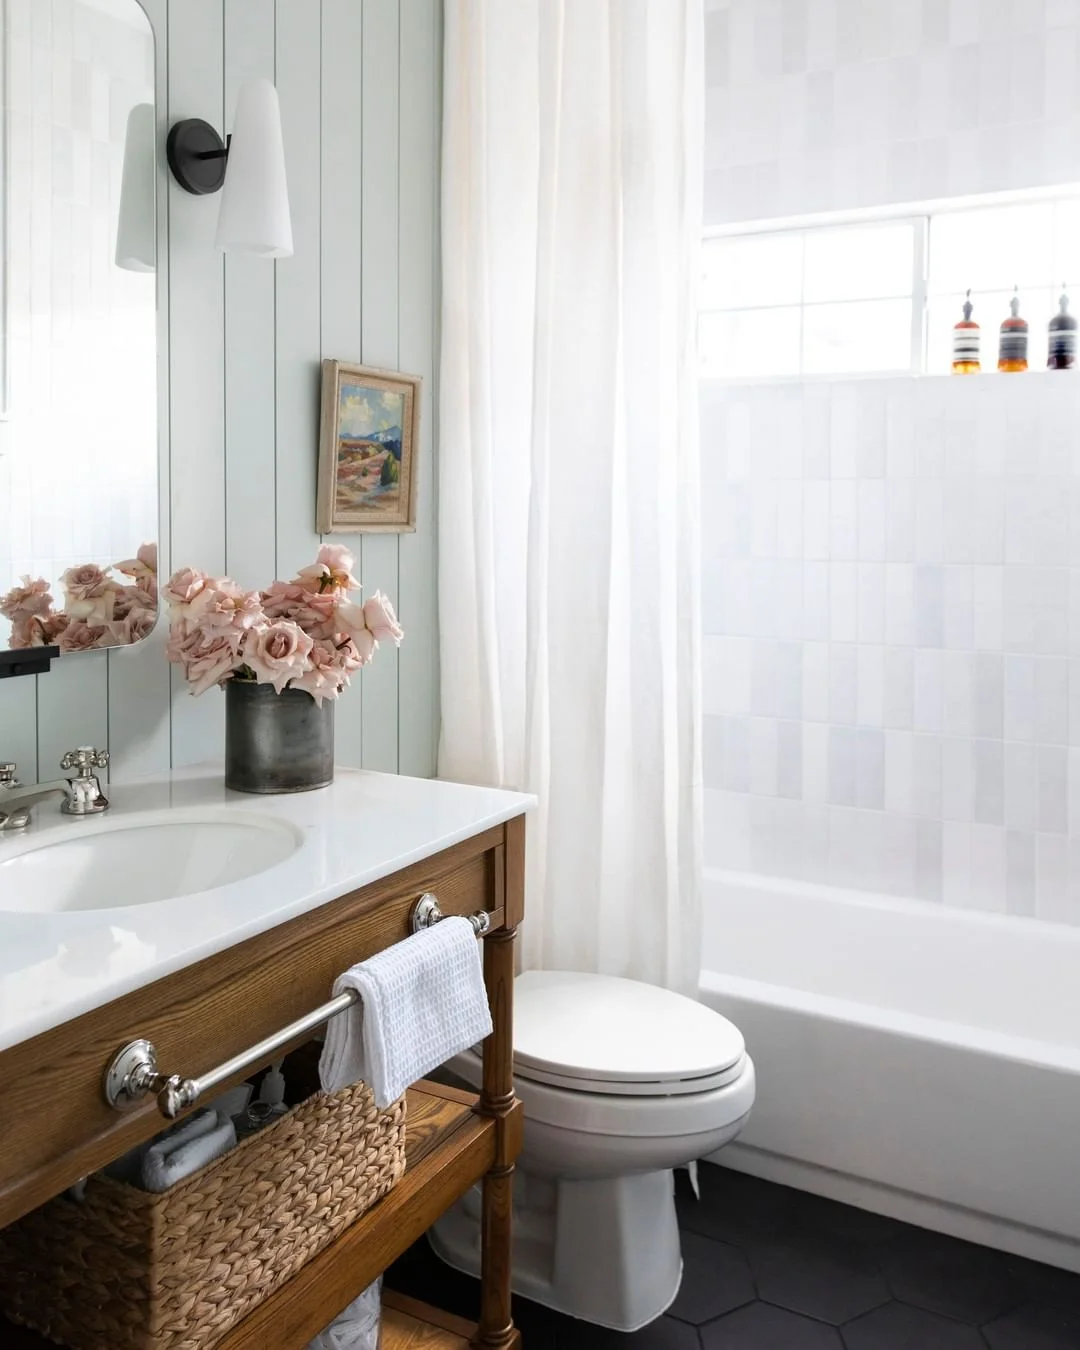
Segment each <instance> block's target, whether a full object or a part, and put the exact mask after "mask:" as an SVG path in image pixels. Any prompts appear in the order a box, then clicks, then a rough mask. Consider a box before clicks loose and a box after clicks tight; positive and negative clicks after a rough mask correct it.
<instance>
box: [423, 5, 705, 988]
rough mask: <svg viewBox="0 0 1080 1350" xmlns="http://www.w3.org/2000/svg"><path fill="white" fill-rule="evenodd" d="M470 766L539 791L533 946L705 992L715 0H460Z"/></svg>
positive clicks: (459, 196) (462, 574) (458, 252)
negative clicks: (710, 19)
mask: <svg viewBox="0 0 1080 1350" xmlns="http://www.w3.org/2000/svg"><path fill="white" fill-rule="evenodd" d="M445 31H446V36H445V55H444V68H445V69H444V123H443V189H442V210H443V219H442V229H443V236H442V268H443V312H442V356H441V370H440V426H439V618H440V655H441V696H442V722H443V725H442V736H441V741H440V749H439V772H440V774H441V775H442V776H444V777H447V778H457V779H463V780H466V781H472V782H479V783H488V784H497V785H500V786H512V787H519V788H523V789H527V790H530V791H534V792H536V793H537V794H538V795H539V797H540V808H539V810H538V812H537V813H536V814H535V816H534V818H533V820H532V821H531V823H530V830H529V839H528V864H527V865H528V876H527V920H526V923H525V925H524V927H523V929H522V939H523V955H524V964H525V965H526V966H527V967H534V966H535V967H541V968H547V969H553V968H563V969H577V970H597V971H602V972H605V973H609V974H619V975H627V976H631V977H634V978H638V979H645V980H649V981H651V982H653V983H656V984H662V985H667V986H669V987H673V988H680V989H685V990H688V991H692V990H696V986H697V978H698V966H699V930H700V891H701V749H700V746H701V733H700V639H699V603H698V589H699V576H698V572H699V547H698V521H697V484H698V464H697V374H696V358H695V351H694V330H695V326H696V291H697V281H698V250H699V243H700V233H701V176H702V163H703V150H702V123H703V85H704V76H703V70H702V46H703V17H702V12H701V0H587V2H585V3H583V2H582V0H447V4H446V30H445Z"/></svg>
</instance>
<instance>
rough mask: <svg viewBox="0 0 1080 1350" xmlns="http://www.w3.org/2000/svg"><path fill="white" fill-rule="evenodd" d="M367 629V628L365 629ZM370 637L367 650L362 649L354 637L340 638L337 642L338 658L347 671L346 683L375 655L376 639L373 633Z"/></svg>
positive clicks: (366, 645) (366, 646)
mask: <svg viewBox="0 0 1080 1350" xmlns="http://www.w3.org/2000/svg"><path fill="white" fill-rule="evenodd" d="M365 631H366V630H365ZM367 636H368V638H369V639H370V645H368V644H365V650H361V648H360V645H359V643H357V642H356V640H355V639H354V638H344V639H343V640H342V639H340V638H339V640H338V641H337V643H336V646H337V653H338V660H339V661H340V662H341V664H342V668H343V669H344V671H345V683H346V684H348V683H349V678H348V677H349V676H350V675H355V674H356V672H357V671H358V670H360V669H361V667H363V666H366V665H367V664H368V663H369V662H370V661H371V658H372V657H373V656H374V655H375V646H376V643H375V639H374V638H373V637H371V634H370V633H368V634H367Z"/></svg>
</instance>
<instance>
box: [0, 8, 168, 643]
mask: <svg viewBox="0 0 1080 1350" xmlns="http://www.w3.org/2000/svg"><path fill="white" fill-rule="evenodd" d="M0 17H2V21H3V23H2V29H0V42H2V48H0V78H2V80H3V98H2V99H0V117H2V119H3V124H2V127H0V133H2V139H0V156H2V159H0V169H2V188H3V191H2V194H0V203H2V205H0V213H2V214H0V650H3V649H5V648H6V649H16V648H17V649H25V648H29V647H40V646H56V647H58V648H59V649H60V652H61V654H62V655H63V656H67V655H69V654H71V653H75V652H81V651H88V650H94V649H99V648H102V647H113V646H118V645H122V644H127V643H132V642H137V641H139V640H140V639H141V638H143V637H145V636H146V634H147V633H148V632H149V631H150V629H151V628H152V626H153V624H154V621H155V618H156V613H157V577H156V569H157V548H156V540H157V522H158V452H157V324H156V306H155V291H156V275H155V243H156V226H155V192H156V170H155V128H156V116H155V106H154V38H153V32H152V30H151V27H150V23H149V20H148V19H147V16H146V14H145V13H144V11H143V9H142V7H141V6H140V5H139V4H138V3H137V2H136V0H0Z"/></svg>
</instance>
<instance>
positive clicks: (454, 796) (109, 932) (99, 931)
mask: <svg viewBox="0 0 1080 1350" xmlns="http://www.w3.org/2000/svg"><path fill="white" fill-rule="evenodd" d="M108 792H109V799H110V802H111V809H110V810H109V811H108V812H106V813H105V814H104V815H103V816H100V817H96V818H94V819H92V820H85V821H79V820H73V819H72V818H71V817H69V816H62V815H61V814H60V810H59V806H58V805H57V802H56V801H55V800H49V801H47V802H43V803H42V804H40V805H39V806H37V807H35V819H34V823H33V824H32V825H31V827H30V829H29V831H28V832H27V833H26V834H23V835H14V836H12V838H11V839H10V840H6V839H2V838H0V874H2V870H3V864H4V861H5V857H10V856H11V855H12V854H13V853H15V852H16V851H18V852H22V851H23V850H24V849H25V847H26V845H27V844H28V843H30V841H31V840H35V841H37V842H38V843H46V842H56V843H60V842H61V841H64V840H68V839H72V838H76V837H79V836H80V835H82V836H84V837H86V836H92V835H93V834H94V832H95V830H100V829H101V828H102V827H105V828H110V827H111V828H115V827H116V826H117V825H119V824H121V823H122V822H123V823H128V824H135V823H137V822H136V817H137V816H138V815H139V814H141V813H146V812H153V813H155V814H157V815H158V818H159V819H161V818H162V817H161V815H160V814H159V813H163V812H164V813H172V812H176V813H177V818H179V817H180V816H181V815H182V814H183V813H193V812H194V813H197V812H198V811H199V810H206V809H208V808H209V809H212V810H213V811H214V812H215V813H218V812H221V811H225V812H227V813H231V812H237V813H239V814H241V815H242V814H243V813H245V812H246V813H251V814H254V815H256V816H261V817H266V816H272V817H274V818H276V819H278V820H280V821H284V822H287V823H288V825H289V826H291V827H292V828H293V829H294V830H295V831H296V833H297V835H298V837H299V841H300V842H299V845H298V847H297V848H296V851H295V852H294V853H292V854H291V855H290V856H289V857H287V858H286V859H285V860H284V861H283V862H279V863H277V864H276V865H275V866H273V867H271V868H269V869H268V870H267V871H264V872H260V873H258V874H257V875H255V876H251V877H248V878H246V879H245V880H242V881H236V882H232V883H230V884H228V885H226V886H221V887H218V888H216V889H214V890H206V891H203V892H201V893H200V894H197V895H185V896H183V897H180V898H177V899H169V900H159V901H156V902H154V903H151V904H143V905H126V906H124V907H121V908H115V909H96V910H77V911H64V912H60V913H25V912H11V911H7V912H3V911H2V910H0V1050H3V1049H7V1048H8V1047H9V1046H12V1045H16V1044H18V1042H20V1041H24V1040H27V1039H28V1038H29V1037H31V1036H36V1035H37V1034H38V1033H40V1032H42V1031H47V1030H48V1029H49V1028H50V1027H55V1026H59V1025H60V1024H61V1023H62V1022H66V1021H68V1020H69V1019H71V1018H73V1017H77V1016H78V1015H79V1014H80V1013H84V1012H87V1011H88V1010H90V1009H92V1008H97V1007H101V1006H102V1004H104V1003H108V1002H109V1001H110V1000H112V999H114V998H118V997H119V996H120V995H122V994H126V993H129V992H130V991H131V990H132V989H138V988H141V987H142V986H143V985H147V984H150V983H152V982H153V981H154V980H158V979H160V978H161V977H162V976H164V975H169V974H172V972H174V971H176V970H181V969H183V967H185V966H189V965H192V964H194V963H195V962H196V961H201V960H202V959H203V958H205V957H207V956H212V955H213V954H214V953H215V952H220V951H223V950H224V949H225V948H227V947H231V946H233V945H235V944H236V943H238V942H242V941H243V940H244V939H245V938H249V937H252V936H254V935H255V934H256V933H263V932H266V931H267V930H268V929H270V928H275V927H276V926H277V925H278V924H281V923H285V922H286V921H287V920H289V919H293V918H295V917H296V916H297V915H298V914H304V913H306V912H307V911H309V910H312V909H316V908H317V907H318V906H319V905H323V904H326V903H327V902H328V901H330V900H334V899H337V897H338V896H341V895H345V894H346V893H347V892H349V891H351V890H355V889H356V888H357V887H359V886H364V885H367V884H368V883H369V882H372V881H378V880H379V879H380V878H382V877H386V876H389V875H390V874H391V873H393V872H396V871H398V870H400V869H401V868H403V867H407V866H408V865H409V864H410V863H414V862H418V861H420V860H421V859H423V858H428V857H431V856H432V854H435V853H438V852H440V851H441V850H442V849H445V848H449V847H450V846H451V845H453V844H456V843H460V842H461V840H463V839H468V838H469V837H471V836H472V835H475V834H479V833H481V832H482V831H483V830H486V829H489V828H490V827H491V826H494V825H500V824H502V823H503V822H504V821H507V820H510V819H512V818H513V817H514V816H517V815H521V814H522V813H523V812H525V811H528V810H529V809H530V807H532V806H533V805H534V803H535V799H534V798H533V797H530V796H526V795H524V794H521V793H517V792H503V791H499V790H496V789H494V788H479V787H468V786H465V785H463V784H459V783H444V782H438V781H435V780H432V779H422V778H402V777H397V776H395V775H392V774H380V773H367V772H364V771H361V770H357V769H338V771H337V777H336V781H335V782H334V783H333V785H332V786H330V787H328V788H322V789H320V790H319V791H316V792H302V793H295V794H291V795H287V796H286V795H283V796H274V797H257V796H246V795H244V794H241V793H237V792H228V791H226V788H225V784H224V781H223V778H222V774H221V771H220V769H219V768H216V767H211V768H205V767H203V768H198V769H184V770H178V771H176V772H174V773H171V774H168V775H164V776H161V777H155V778H145V779H142V780H139V781H136V782H132V783H128V784H124V785H113V786H111V787H110V788H109V789H108ZM327 996H329V990H328V991H327Z"/></svg>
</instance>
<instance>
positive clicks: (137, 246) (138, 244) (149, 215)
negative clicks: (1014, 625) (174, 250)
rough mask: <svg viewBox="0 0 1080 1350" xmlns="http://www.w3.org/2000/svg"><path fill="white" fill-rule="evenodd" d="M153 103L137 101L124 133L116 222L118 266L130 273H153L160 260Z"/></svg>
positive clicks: (155, 129)
mask: <svg viewBox="0 0 1080 1350" xmlns="http://www.w3.org/2000/svg"><path fill="white" fill-rule="evenodd" d="M156 131H157V128H156V114H155V112H154V105H153V104H152V103H136V104H135V106H134V107H133V108H132V110H131V112H129V113H128V120H127V131H126V132H125V134H124V169H123V175H122V177H121V179H120V212H119V216H118V218H117V225H116V265H117V267H122V268H124V270H125V271H127V272H153V271H154V268H155V266H156V260H157V227H156V213H155V210H154V206H155V203H154V191H155V179H154V137H155V135H156Z"/></svg>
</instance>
